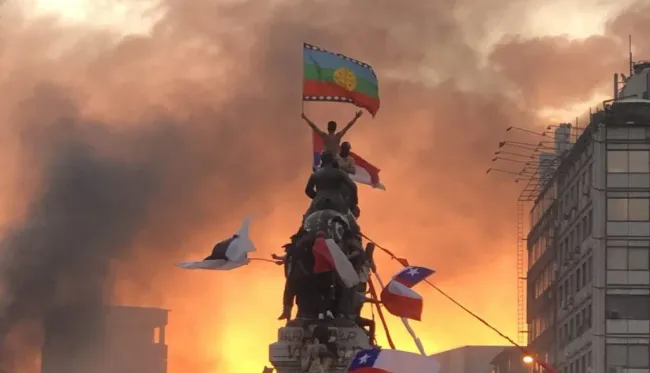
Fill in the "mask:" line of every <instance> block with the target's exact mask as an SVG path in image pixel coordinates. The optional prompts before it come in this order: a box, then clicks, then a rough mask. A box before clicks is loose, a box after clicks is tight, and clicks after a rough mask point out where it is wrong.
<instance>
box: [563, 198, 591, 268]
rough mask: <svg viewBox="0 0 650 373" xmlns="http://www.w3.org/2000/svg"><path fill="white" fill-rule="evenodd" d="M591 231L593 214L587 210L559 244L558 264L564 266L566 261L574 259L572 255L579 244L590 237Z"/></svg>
mask: <svg viewBox="0 0 650 373" xmlns="http://www.w3.org/2000/svg"><path fill="white" fill-rule="evenodd" d="M592 229H593V212H592V210H589V212H588V213H586V214H585V215H584V216H583V217H582V219H581V220H580V221H579V222H578V223H577V224H576V225H575V226H574V227H573V229H571V230H570V231H569V233H568V234H567V235H566V237H564V240H562V242H560V250H559V253H558V259H559V261H558V263H559V264H564V263H565V262H566V261H567V260H570V259H571V258H573V257H574V253H575V252H576V251H577V249H578V248H579V246H580V244H582V242H583V241H584V240H586V239H587V238H589V237H591V232H592Z"/></svg>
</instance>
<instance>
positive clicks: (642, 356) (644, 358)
mask: <svg viewBox="0 0 650 373" xmlns="http://www.w3.org/2000/svg"><path fill="white" fill-rule="evenodd" d="M648 353H650V348H648V345H628V346H627V366H628V367H630V368H647V367H648V365H649V364H650V361H648Z"/></svg>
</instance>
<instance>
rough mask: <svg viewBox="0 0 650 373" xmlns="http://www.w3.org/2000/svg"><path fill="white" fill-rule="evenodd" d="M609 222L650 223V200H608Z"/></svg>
mask: <svg viewBox="0 0 650 373" xmlns="http://www.w3.org/2000/svg"><path fill="white" fill-rule="evenodd" d="M607 220H608V221H644V222H645V221H649V220H650V198H607Z"/></svg>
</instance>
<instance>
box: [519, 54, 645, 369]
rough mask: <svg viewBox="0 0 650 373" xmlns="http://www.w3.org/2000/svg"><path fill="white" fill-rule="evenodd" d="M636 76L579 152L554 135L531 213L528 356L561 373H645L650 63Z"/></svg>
mask: <svg viewBox="0 0 650 373" xmlns="http://www.w3.org/2000/svg"><path fill="white" fill-rule="evenodd" d="M633 72H634V74H632V75H631V76H630V77H628V78H624V83H625V86H624V87H623V89H622V90H620V91H619V89H618V87H616V89H615V90H614V92H615V97H614V99H613V100H610V101H608V102H605V103H604V106H603V108H602V110H599V111H597V112H596V113H593V114H592V115H591V118H590V122H589V124H588V126H587V127H586V128H585V129H584V132H583V133H582V134H580V136H578V137H577V139H576V140H575V142H573V143H571V144H569V146H561V145H563V144H565V143H566V142H567V141H566V140H567V137H568V136H567V135H566V134H565V133H564V132H563V131H564V130H562V131H559V132H558V131H556V141H558V142H561V143H562V144H556V150H557V153H556V157H557V162H556V163H555V166H554V168H553V170H552V174H551V175H550V176H549V177H547V178H546V179H543V180H542V185H541V186H540V188H539V195H538V196H537V198H536V201H535V203H534V206H533V208H532V210H531V215H530V223H531V229H530V231H529V233H528V235H527V248H528V273H527V276H526V278H527V280H526V281H527V288H528V296H527V321H528V343H529V349H530V350H532V351H534V352H535V353H537V355H538V356H539V357H541V358H543V359H545V360H546V361H548V362H550V363H551V364H553V365H554V366H555V367H556V368H558V369H559V370H560V371H561V372H562V373H641V372H645V373H647V372H650V361H649V360H650V357H649V356H650V345H649V341H650V100H648V98H649V94H648V92H649V91H650V89H649V87H650V63H638V64H635V65H634V68H633ZM617 77H618V75H617ZM615 81H616V82H617V81H618V78H617V79H616V80H615ZM616 85H618V83H616ZM540 179H541V178H540Z"/></svg>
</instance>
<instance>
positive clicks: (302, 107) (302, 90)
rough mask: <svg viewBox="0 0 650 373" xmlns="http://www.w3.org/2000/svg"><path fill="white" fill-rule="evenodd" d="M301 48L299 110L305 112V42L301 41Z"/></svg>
mask: <svg viewBox="0 0 650 373" xmlns="http://www.w3.org/2000/svg"><path fill="white" fill-rule="evenodd" d="M302 49H303V58H302V84H301V87H300V112H301V113H302V114H305V57H304V50H305V42H303V43H302Z"/></svg>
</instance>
